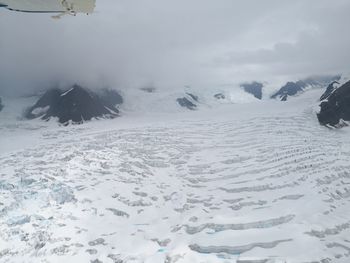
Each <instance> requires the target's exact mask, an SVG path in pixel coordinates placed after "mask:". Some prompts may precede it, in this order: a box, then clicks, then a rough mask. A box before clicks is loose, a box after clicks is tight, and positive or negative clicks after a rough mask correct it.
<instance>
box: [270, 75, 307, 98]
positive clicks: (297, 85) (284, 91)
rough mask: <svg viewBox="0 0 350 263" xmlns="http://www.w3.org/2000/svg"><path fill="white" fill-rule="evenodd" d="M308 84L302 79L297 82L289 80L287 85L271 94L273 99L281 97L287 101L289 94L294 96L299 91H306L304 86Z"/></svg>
mask: <svg viewBox="0 0 350 263" xmlns="http://www.w3.org/2000/svg"><path fill="white" fill-rule="evenodd" d="M306 86H307V84H306V83H305V82H304V81H302V80H300V81H297V82H288V83H287V84H286V85H284V86H283V87H282V88H281V89H280V90H279V91H278V92H276V93H275V94H273V95H272V96H271V98H272V99H276V98H279V99H280V100H282V101H286V100H287V98H288V96H294V95H296V94H298V93H299V92H302V91H304V88H305V87H306Z"/></svg>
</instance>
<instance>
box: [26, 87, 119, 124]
mask: <svg viewBox="0 0 350 263" xmlns="http://www.w3.org/2000/svg"><path fill="white" fill-rule="evenodd" d="M106 94H110V93H106ZM114 95H115V94H114ZM106 96H107V95H106ZM105 99H106V98H105ZM118 99H120V98H118ZM115 101H116V97H114V96H111V98H110V100H108V101H107V100H106V101H105V100H103V99H101V98H100V97H99V96H98V95H96V94H95V93H93V92H90V91H87V90H85V89H83V88H82V87H80V86H78V85H74V86H73V87H72V88H71V89H69V90H67V91H65V92H62V91H61V90H59V89H52V90H49V91H47V92H46V93H45V94H44V95H43V96H42V97H41V98H40V99H39V101H38V102H37V103H36V104H35V105H34V106H33V107H31V108H30V109H29V110H28V112H27V114H26V117H27V118H28V119H33V118H38V117H41V118H42V119H43V120H49V119H50V118H52V117H57V118H58V121H59V122H60V123H62V124H65V125H67V124H69V123H70V122H71V123H75V124H79V123H83V122H84V121H88V120H91V119H92V118H99V117H101V118H114V117H116V116H117V115H118V109H117V108H115V106H113V104H114V102H115Z"/></svg>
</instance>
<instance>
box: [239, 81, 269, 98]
mask: <svg viewBox="0 0 350 263" xmlns="http://www.w3.org/2000/svg"><path fill="white" fill-rule="evenodd" d="M241 87H242V88H243V89H244V91H245V92H248V93H250V94H252V95H254V97H255V98H257V99H259V100H261V99H262V88H263V87H264V85H263V84H262V83H260V82H256V81H254V82H251V83H243V84H241Z"/></svg>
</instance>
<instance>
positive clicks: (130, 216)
mask: <svg viewBox="0 0 350 263" xmlns="http://www.w3.org/2000/svg"><path fill="white" fill-rule="evenodd" d="M322 92H323V91H322V90H320V89H315V90H310V91H308V92H305V93H304V94H302V95H301V96H298V97H296V98H295V99H293V100H291V101H287V102H286V103H280V102H278V101H275V100H263V101H260V100H257V99H254V100H253V101H251V102H247V101H246V102H245V103H235V104H233V103H229V104H220V105H221V106H220V107H215V108H209V107H207V108H206V107H202V108H201V110H197V111H188V110H187V109H182V108H181V107H180V106H179V105H177V103H176V100H175V99H174V98H176V97H177V96H172V97H171V101H172V102H173V103H174V105H175V106H176V109H177V112H173V113H170V112H161V113H160V112H158V113H155V112H153V113H152V112H148V114H146V115H142V116H141V115H138V114H132V113H131V112H127V111H124V115H123V117H122V118H116V119H113V120H101V121H99V122H88V123H86V124H85V125H80V126H69V127H64V126H59V127H58V126H57V125H54V123H50V122H49V123H46V122H42V121H40V120H33V121H28V120H16V119H15V118H11V119H9V116H10V115H11V114H10V113H11V111H13V110H15V109H18V106H17V105H16V103H14V101H13V102H11V103H9V107H5V108H4V112H3V113H6V114H0V145H1V147H0V167H1V169H0V196H1V199H0V262H23V259H25V261H26V262H52V263H54V262H67V263H68V262H104V263H113V262H118V263H119V262H123V263H141V262H146V263H148V262H151V263H164V262H167V263H168V262H172V263H173V262H176V263H193V262H211V263H216V262H217V263H227V262H232V263H243V262H244V263H246V262H254V263H255V262H265V263H267V262H268V263H282V262H283V263H285V262H287V263H300V262H322V263H323V262H332V263H348V262H349V258H350V256H349V247H350V246H349V242H350V240H349V236H350V222H349V218H350V210H349V196H350V194H349V193H350V188H349V184H350V175H349V169H350V166H349V160H348V157H349V156H350V148H349V147H348V145H350V139H349V138H350V136H349V132H350V130H349V129H343V130H342V132H341V133H340V132H338V131H337V130H330V129H327V128H325V127H323V126H320V125H319V123H318V120H317V117H316V114H315V110H314V108H315V106H317V105H318V104H319V102H318V100H317V98H319V97H320V96H321V93H322ZM152 95H155V96H158V95H159V94H158V95H157V94H156V93H155V94H149V96H152ZM232 95H233V94H232ZM248 95H249V94H247V96H248ZM249 96H251V95H249ZM123 97H124V96H123ZM251 97H253V96H251ZM213 99H215V98H213ZM199 100H201V99H199ZM31 101H33V98H26V99H22V101H21V102H18V103H20V104H22V105H24V104H25V103H26V104H28V103H30V102H31ZM125 103H128V102H127V101H125ZM166 103H168V101H166V102H165V104H166ZM6 105H7V103H6ZM147 105H149V104H147ZM124 106H125V105H124ZM124 106H123V107H124ZM139 106H141V105H139ZM159 107H160V106H159ZM162 107H164V105H163V106H162ZM179 109H180V110H179ZM124 110H125V109H124ZM16 114H17V113H16ZM325 138H326V139H325Z"/></svg>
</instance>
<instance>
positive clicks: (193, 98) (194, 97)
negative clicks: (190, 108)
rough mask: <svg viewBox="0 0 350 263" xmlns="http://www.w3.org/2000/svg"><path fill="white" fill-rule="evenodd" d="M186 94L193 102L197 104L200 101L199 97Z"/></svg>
mask: <svg viewBox="0 0 350 263" xmlns="http://www.w3.org/2000/svg"><path fill="white" fill-rule="evenodd" d="M186 94H187V95H188V96H190V97H191V99H192V100H194V101H196V102H198V101H199V99H198V96H196V95H193V94H192V93H186Z"/></svg>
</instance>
